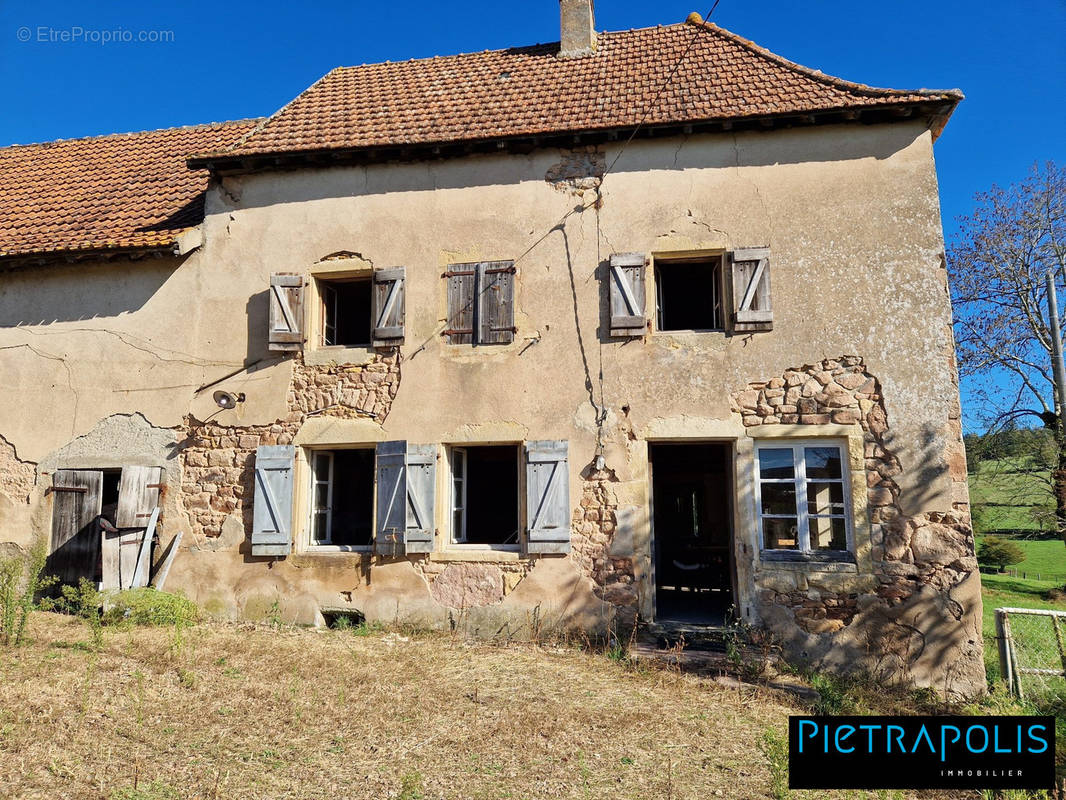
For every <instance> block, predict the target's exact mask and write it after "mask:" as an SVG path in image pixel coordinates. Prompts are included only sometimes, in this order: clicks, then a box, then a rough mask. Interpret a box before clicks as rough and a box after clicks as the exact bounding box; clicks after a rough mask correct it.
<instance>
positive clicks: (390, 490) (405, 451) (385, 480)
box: [374, 441, 437, 556]
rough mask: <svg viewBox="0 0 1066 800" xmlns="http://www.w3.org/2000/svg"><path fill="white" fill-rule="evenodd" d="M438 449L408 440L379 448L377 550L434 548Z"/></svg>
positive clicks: (404, 551) (400, 552)
mask: <svg viewBox="0 0 1066 800" xmlns="http://www.w3.org/2000/svg"><path fill="white" fill-rule="evenodd" d="M436 480H437V448H436V446H435V445H431V444H412V445H409V444H407V442H405V441H396V442H382V443H381V444H379V445H378V447H377V484H378V489H377V495H378V502H377V524H376V529H375V535H374V549H375V551H376V552H377V553H378V554H379V555H383V556H405V555H408V554H410V553H429V552H431V551H432V550H433V533H434V530H435V527H434V519H435V518H436V517H435V513H436V506H435V498H436Z"/></svg>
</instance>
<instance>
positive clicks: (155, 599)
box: [104, 587, 200, 627]
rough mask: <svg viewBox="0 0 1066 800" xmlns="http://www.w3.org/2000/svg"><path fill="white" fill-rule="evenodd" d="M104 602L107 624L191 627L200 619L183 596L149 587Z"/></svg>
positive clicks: (198, 613)
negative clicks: (105, 603) (122, 623)
mask: <svg viewBox="0 0 1066 800" xmlns="http://www.w3.org/2000/svg"><path fill="white" fill-rule="evenodd" d="M107 600H108V604H109V608H108V609H107V611H106V612H105V614H104V621H105V622H107V623H109V624H115V623H119V622H129V623H132V624H133V625H160V626H170V625H177V626H180V627H185V626H187V625H192V624H194V623H195V622H196V621H197V620H198V619H199V617H200V610H199V609H198V608H197V607H196V604H195V603H193V602H192V601H191V600H190V599H189V598H187V597H185V595H182V594H171V593H169V592H161V591H159V590H158V589H153V588H151V587H141V588H137V589H124V590H122V591H120V592H115V593H114V594H111V595H108V597H107Z"/></svg>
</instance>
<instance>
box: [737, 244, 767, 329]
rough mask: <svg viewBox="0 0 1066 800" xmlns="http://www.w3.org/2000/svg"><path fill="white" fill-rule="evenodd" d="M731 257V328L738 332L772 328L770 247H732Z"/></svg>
mask: <svg viewBox="0 0 1066 800" xmlns="http://www.w3.org/2000/svg"><path fill="white" fill-rule="evenodd" d="M730 260H731V261H732V268H733V330H734V331H737V332H739V333H743V332H747V331H769V330H773V327H774V314H773V310H772V308H771V305H770V248H769V247H746V248H743V249H740V250H734V251H733V253H732V258H731V259H730Z"/></svg>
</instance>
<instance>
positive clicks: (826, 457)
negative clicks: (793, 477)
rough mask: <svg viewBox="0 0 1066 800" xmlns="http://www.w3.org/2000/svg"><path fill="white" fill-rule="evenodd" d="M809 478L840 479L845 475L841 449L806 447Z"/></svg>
mask: <svg viewBox="0 0 1066 800" xmlns="http://www.w3.org/2000/svg"><path fill="white" fill-rule="evenodd" d="M803 457H804V459H805V460H806V462H807V478H808V479H809V478H839V477H841V476H842V475H843V473H842V472H841V464H840V448H839V447H805V448H804V449H803Z"/></svg>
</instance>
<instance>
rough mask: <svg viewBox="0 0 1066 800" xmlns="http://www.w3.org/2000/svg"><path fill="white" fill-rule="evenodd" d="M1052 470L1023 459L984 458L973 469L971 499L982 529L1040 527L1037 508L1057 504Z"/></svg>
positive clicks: (990, 530) (976, 518) (1024, 529)
mask: <svg viewBox="0 0 1066 800" xmlns="http://www.w3.org/2000/svg"><path fill="white" fill-rule="evenodd" d="M1049 478H1050V472H1049V471H1048V470H1046V469H1045V470H1038V469H1035V468H1034V467H1032V466H1030V465H1027V464H1026V462H1025V461H1024V460H1023V459H1017V458H1015V459H1009V458H1004V459H999V460H993V461H980V462H978V463H977V470H976V472H971V473H970V502H971V503H972V504H973V510H974V525H975V527H976V528H977V532H978V533H989V532H992V531H996V530H1017V531H1032V532H1033V533H1038V532H1039V531H1040V523H1039V522H1038V520H1037V519H1036V518H1035V517H1034V510H1036V509H1040V510H1042V511H1044V512H1047V511H1050V510H1051V509H1052V508H1053V503H1052V498H1051V491H1050V489H1049V487H1048V483H1047V481H1048V480H1049Z"/></svg>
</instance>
